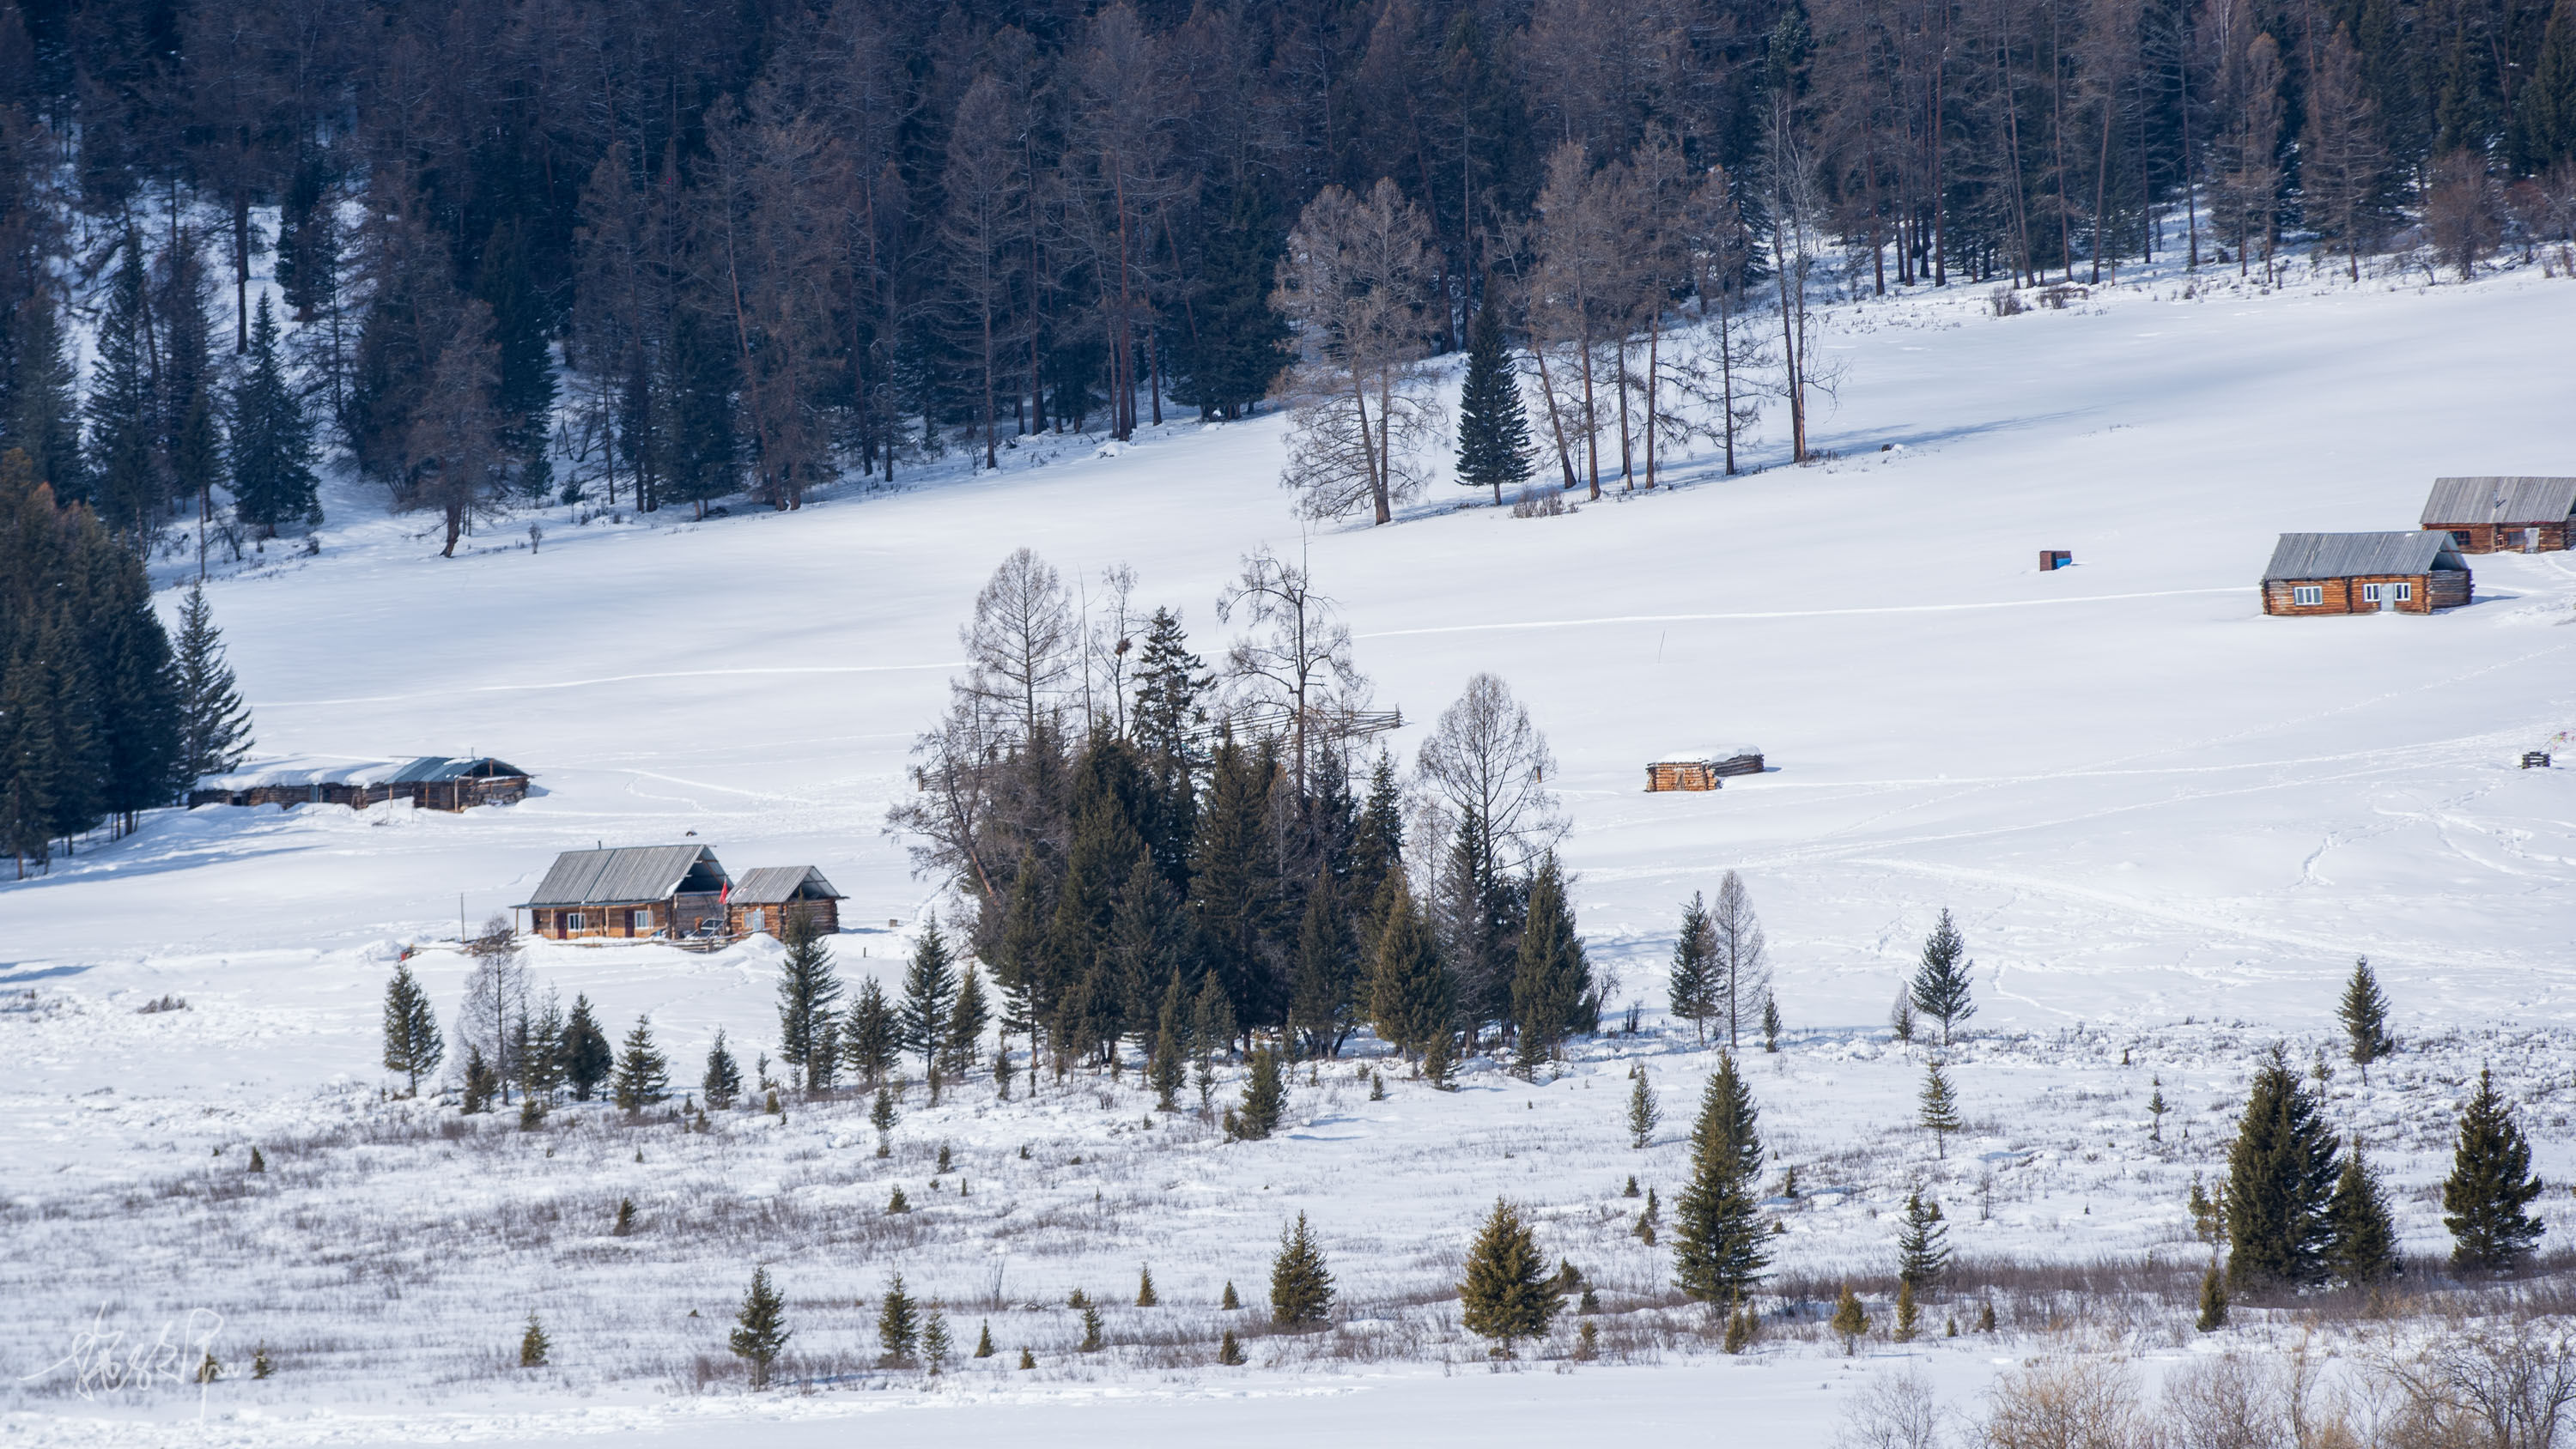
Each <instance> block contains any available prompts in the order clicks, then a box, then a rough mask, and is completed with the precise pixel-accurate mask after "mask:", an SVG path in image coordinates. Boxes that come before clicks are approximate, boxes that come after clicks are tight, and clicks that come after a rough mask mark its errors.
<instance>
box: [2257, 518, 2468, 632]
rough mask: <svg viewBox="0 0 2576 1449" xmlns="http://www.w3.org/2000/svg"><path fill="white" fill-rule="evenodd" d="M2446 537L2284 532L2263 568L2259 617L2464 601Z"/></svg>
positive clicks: (2410, 610)
mask: <svg viewBox="0 0 2576 1449" xmlns="http://www.w3.org/2000/svg"><path fill="white" fill-rule="evenodd" d="M2469 584H2470V577H2469V566H2468V565H2467V564H2465V563H2462V562H2461V561H2460V555H2459V550H2458V549H2456V548H2455V547H2453V546H2452V543H2451V536H2450V535H2449V534H2448V533H2441V532H2433V531H2430V530H2427V531H2423V532H2417V533H2285V534H2282V535H2281V541H2280V543H2279V544H2277V545H2275V546H2274V548H2273V549H2272V562H2271V564H2270V566H2269V567H2267V568H2265V569H2264V570H2263V612H2264V613H2266V614H2281V615H2288V616H2291V617H2297V616H2302V615H2310V614H2375V613H2378V612H2380V611H2381V610H2383V609H2385V610H2389V611H2391V612H2394V613H2400V614H2429V613H2431V612H2433V611H2434V610H2435V609H2450V608H2457V607H2458V606H2460V605H2462V604H2465V603H2467V602H2468V601H2469Z"/></svg>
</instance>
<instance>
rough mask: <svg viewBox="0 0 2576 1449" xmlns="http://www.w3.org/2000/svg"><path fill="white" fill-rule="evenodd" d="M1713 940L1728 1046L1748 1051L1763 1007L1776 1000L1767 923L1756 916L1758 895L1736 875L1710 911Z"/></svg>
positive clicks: (1719, 890)
mask: <svg viewBox="0 0 2576 1449" xmlns="http://www.w3.org/2000/svg"><path fill="white" fill-rule="evenodd" d="M1708 927H1709V934H1710V935H1711V936H1712V937H1713V938H1714V939H1715V941H1716V946H1717V953H1716V975H1717V1007H1718V1014H1719V1015H1722V1016H1724V1017H1725V1018H1726V1044H1727V1046H1728V1048H1729V1049H1736V1048H1740V1047H1741V1046H1742V1044H1743V1043H1742V1041H1741V1040H1740V1034H1741V1033H1742V1032H1744V1031H1745V1030H1747V1029H1749V1028H1751V1027H1753V1026H1755V1025H1757V1024H1759V1022H1760V1020H1761V1016H1762V1003H1763V1001H1764V1000H1765V999H1766V998H1767V997H1768V996H1769V995H1770V988H1771V954H1770V944H1769V942H1768V941H1767V940H1766V939H1765V938H1764V937H1763V934H1762V921H1761V918H1760V917H1758V916H1756V915H1754V914H1753V895H1752V893H1751V892H1749V891H1747V890H1746V889H1745V888H1744V878H1743V877H1742V876H1739V875H1737V874H1736V873H1735V872H1733V871H1731V870H1730V871H1728V872H1727V873H1726V878H1725V879H1723V880H1721V881H1719V882H1718V883H1717V899H1716V900H1715V901H1713V902H1711V903H1710V905H1709V911H1708Z"/></svg>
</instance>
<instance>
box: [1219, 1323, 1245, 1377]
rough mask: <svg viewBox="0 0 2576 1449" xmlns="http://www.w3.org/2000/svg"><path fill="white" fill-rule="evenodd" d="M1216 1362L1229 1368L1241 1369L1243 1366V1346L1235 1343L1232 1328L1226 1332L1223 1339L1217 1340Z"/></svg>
mask: <svg viewBox="0 0 2576 1449" xmlns="http://www.w3.org/2000/svg"><path fill="white" fill-rule="evenodd" d="M1216 1361H1217V1362H1218V1363H1221V1364H1224V1365H1225V1366H1226V1367H1227V1368H1239V1367H1241V1366H1242V1364H1243V1345H1242V1344H1240V1343H1237V1342H1235V1340H1234V1330H1233V1329H1231V1328H1229V1329H1227V1330H1226V1331H1225V1336H1224V1337H1223V1338H1220V1339H1218V1340H1217V1344H1216Z"/></svg>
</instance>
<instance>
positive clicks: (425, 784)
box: [188, 755, 528, 810]
mask: <svg viewBox="0 0 2576 1449" xmlns="http://www.w3.org/2000/svg"><path fill="white" fill-rule="evenodd" d="M527 794H528V772H527V771H525V770H522V769H520V768H519V767H518V766H516V765H513V764H511V763H509V762H508V761H506V760H496V759H494V758H492V757H491V756H490V755H463V756H453V755H422V756H419V757H417V758H413V759H408V760H357V761H345V760H344V761H340V762H337V763H333V764H316V763H313V762H311V761H310V760H309V759H306V758H302V757H289V758H286V759H282V760H272V761H270V762H268V763H266V764H263V765H259V766H256V767H254V768H252V769H248V770H235V771H233V772H232V773H230V774H226V775H208V776H206V777H205V778H204V779H201V780H199V781H198V782H197V786H196V788H195V789H193V790H190V791H189V792H188V805H189V808H191V809H194V808H195V807H197V806H199V805H275V806H278V807H279V808H281V809H293V808H294V807H295V806H298V805H346V806H348V807H349V808H350V809H352V810H364V809H366V808H367V807H368V806H370V805H377V804H382V803H383V802H385V801H388V800H408V801H410V802H411V803H412V805H413V806H414V807H415V808H417V809H423V810H463V809H465V808H467V807H469V806H474V805H507V804H510V803H511V802H513V801H516V800H523V799H526V798H527Z"/></svg>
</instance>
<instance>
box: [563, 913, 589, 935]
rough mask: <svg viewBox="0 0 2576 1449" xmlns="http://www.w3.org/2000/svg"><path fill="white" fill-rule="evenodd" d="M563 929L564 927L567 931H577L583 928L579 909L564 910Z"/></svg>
mask: <svg viewBox="0 0 2576 1449" xmlns="http://www.w3.org/2000/svg"><path fill="white" fill-rule="evenodd" d="M564 929H565V930H567V931H578V930H582V929H584V927H583V924H582V919H581V912H579V911H566V912H564Z"/></svg>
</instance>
